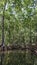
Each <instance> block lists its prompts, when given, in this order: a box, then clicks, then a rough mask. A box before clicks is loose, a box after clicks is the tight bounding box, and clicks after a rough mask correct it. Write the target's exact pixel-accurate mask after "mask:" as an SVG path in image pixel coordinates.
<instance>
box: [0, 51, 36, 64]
mask: <svg viewBox="0 0 37 65" xmlns="http://www.w3.org/2000/svg"><path fill="white" fill-rule="evenodd" d="M1 57H2V56H1V53H0V65H1ZM2 59H3V60H2V62H3V64H2V65H37V56H36V55H34V54H33V55H31V53H29V52H26V51H10V52H9V51H8V52H6V53H4V57H3V58H2Z"/></svg>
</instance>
